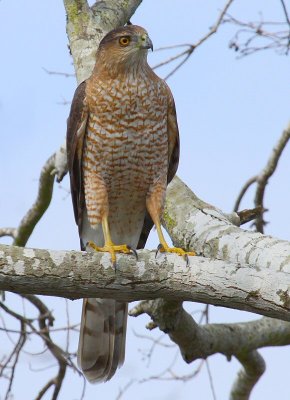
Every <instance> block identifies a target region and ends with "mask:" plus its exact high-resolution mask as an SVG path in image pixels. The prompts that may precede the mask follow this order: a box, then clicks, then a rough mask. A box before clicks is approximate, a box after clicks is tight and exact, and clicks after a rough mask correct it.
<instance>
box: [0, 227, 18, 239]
mask: <svg viewBox="0 0 290 400" xmlns="http://www.w3.org/2000/svg"><path fill="white" fill-rule="evenodd" d="M16 233H17V229H15V228H1V229H0V237H3V236H10V237H12V238H13V239H14V238H15V236H16Z"/></svg>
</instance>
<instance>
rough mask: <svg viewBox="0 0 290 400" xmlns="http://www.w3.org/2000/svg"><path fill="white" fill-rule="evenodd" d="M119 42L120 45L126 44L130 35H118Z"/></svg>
mask: <svg viewBox="0 0 290 400" xmlns="http://www.w3.org/2000/svg"><path fill="white" fill-rule="evenodd" d="M119 43H120V45H121V46H128V44H129V43H130V37H129V36H122V37H120V39H119Z"/></svg>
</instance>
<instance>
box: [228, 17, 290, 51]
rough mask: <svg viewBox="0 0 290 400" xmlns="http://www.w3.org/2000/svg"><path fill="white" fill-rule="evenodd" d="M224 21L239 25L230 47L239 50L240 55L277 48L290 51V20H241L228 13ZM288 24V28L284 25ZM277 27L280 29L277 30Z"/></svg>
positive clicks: (277, 49)
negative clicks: (289, 21) (289, 23)
mask: <svg viewBox="0 0 290 400" xmlns="http://www.w3.org/2000/svg"><path fill="white" fill-rule="evenodd" d="M224 23H230V24H233V25H236V26H238V27H239V29H238V31H237V32H236V34H235V36H234V37H233V39H232V40H231V41H230V43H229V47H230V48H232V49H233V50H235V51H236V52H239V54H240V57H245V56H248V55H251V54H254V53H256V52H258V51H262V50H275V51H277V52H280V53H281V54H286V55H287V54H288V52H289V35H290V27H289V25H288V22H287V23H286V22H276V21H263V19H262V17H261V18H260V21H254V22H248V21H241V20H239V19H237V18H235V17H233V16H232V15H230V14H227V16H226V18H225V19H224ZM285 26H286V29H284V27H285ZM277 27H279V28H280V29H279V30H277Z"/></svg>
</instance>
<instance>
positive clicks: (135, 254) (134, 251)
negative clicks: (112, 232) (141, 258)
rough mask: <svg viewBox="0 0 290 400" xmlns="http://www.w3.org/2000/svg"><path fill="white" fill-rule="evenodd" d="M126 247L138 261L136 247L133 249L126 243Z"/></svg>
mask: <svg viewBox="0 0 290 400" xmlns="http://www.w3.org/2000/svg"><path fill="white" fill-rule="evenodd" d="M127 247H128V249H129V250H130V251H131V252H132V253H133V254H134V256H135V257H136V260H137V261H138V254H137V251H136V249H133V247H131V246H128V245H127Z"/></svg>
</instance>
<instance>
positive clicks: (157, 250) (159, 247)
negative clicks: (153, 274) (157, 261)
mask: <svg viewBox="0 0 290 400" xmlns="http://www.w3.org/2000/svg"><path fill="white" fill-rule="evenodd" d="M162 247H163V246H162V244H161V243H159V245H158V246H157V249H156V253H155V258H156V257H157V256H158V253H159V250H160V249H162Z"/></svg>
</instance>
